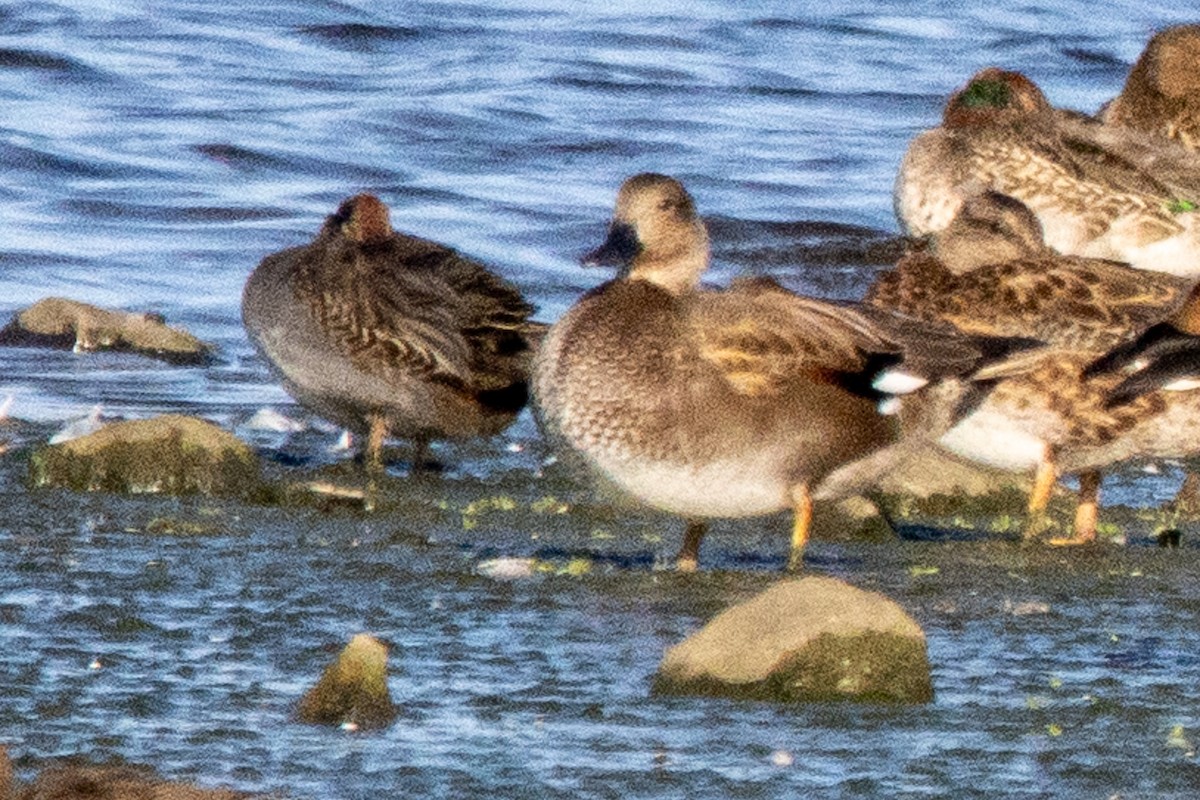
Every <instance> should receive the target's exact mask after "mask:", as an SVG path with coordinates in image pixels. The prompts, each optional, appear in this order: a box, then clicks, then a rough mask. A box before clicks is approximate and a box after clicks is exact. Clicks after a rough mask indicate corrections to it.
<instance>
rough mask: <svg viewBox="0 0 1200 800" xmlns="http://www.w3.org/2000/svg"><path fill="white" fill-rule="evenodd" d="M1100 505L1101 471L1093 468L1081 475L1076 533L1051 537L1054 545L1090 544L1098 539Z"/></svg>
mask: <svg viewBox="0 0 1200 800" xmlns="http://www.w3.org/2000/svg"><path fill="white" fill-rule="evenodd" d="M1099 505H1100V473H1099V472H1097V471H1095V470H1092V471H1090V472H1085V473H1083V474H1082V475H1080V476H1079V501H1078V504H1077V505H1076V506H1075V535H1074V536H1071V537H1068V538H1059V539H1051V540H1050V544H1053V545H1072V544H1089V543H1091V542H1094V541H1095V540H1096V520H1097V518H1098V515H1099Z"/></svg>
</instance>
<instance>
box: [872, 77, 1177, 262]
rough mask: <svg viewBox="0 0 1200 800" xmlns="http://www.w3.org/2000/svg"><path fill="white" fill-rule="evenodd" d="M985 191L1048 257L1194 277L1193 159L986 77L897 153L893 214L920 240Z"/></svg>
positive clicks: (1016, 83)
mask: <svg viewBox="0 0 1200 800" xmlns="http://www.w3.org/2000/svg"><path fill="white" fill-rule="evenodd" d="M986 191H995V192H999V193H1001V194H1006V195H1009V196H1011V197H1014V198H1016V199H1017V200H1020V201H1021V202H1022V203H1024V204H1025V205H1026V206H1028V207H1029V208H1030V210H1032V211H1033V212H1034V213H1035V214H1036V215H1037V217H1038V220H1039V221H1040V223H1041V225H1042V229H1043V234H1044V236H1045V241H1046V244H1048V245H1049V246H1050V247H1052V248H1053V249H1055V250H1057V251H1058V252H1060V253H1068V254H1072V255H1082V256H1088V257H1093V258H1110V259H1115V260H1118V261H1125V262H1128V263H1129V264H1130V265H1132V266H1133V267H1135V268H1138V269H1145V270H1153V271H1159V272H1168V273H1171V274H1175V275H1180V276H1186V277H1191V278H1195V277H1198V276H1200V205H1198V204H1200V157H1197V156H1196V155H1194V154H1192V153H1190V152H1188V151H1187V150H1184V149H1183V148H1180V147H1178V146H1176V145H1174V144H1171V143H1169V142H1164V141H1162V140H1160V139H1156V138H1154V137H1150V136H1147V135H1144V134H1141V133H1139V132H1137V131H1131V130H1127V129H1123V128H1117V127H1114V126H1111V125H1104V124H1101V123H1100V122H1098V121H1095V120H1089V119H1087V118H1086V117H1084V116H1082V115H1079V114H1072V113H1069V112H1065V111H1060V110H1058V109H1055V108H1054V107H1052V106H1051V105H1050V103H1049V101H1047V99H1046V97H1045V95H1044V94H1043V93H1042V92H1041V90H1040V89H1039V88H1038V87H1037V86H1036V85H1035V84H1034V83H1033V82H1032V81H1030V80H1029V79H1028V78H1027V77H1025V76H1024V75H1022V74H1021V73H1019V72H1009V71H1004V70H1000V69H996V68H989V69H985V70H983V71H981V72H979V73H978V74H977V75H975V76H974V77H973V78H972V79H971V80H970V81H969V82H968V83H967V85H966V86H964V87H963V88H962V89H960V90H959V91H957V92H955V93H954V95H953V96H952V97H951V98H950V100H949V101H948V102H947V104H946V108H945V111H944V113H943V116H942V124H941V125H940V126H939V127H937V128H934V129H932V130H929V131H925V132H924V133H921V134H919V135H918V136H917V137H916V138H914V139H913V141H912V143H911V144H910V145H909V148H908V151H907V152H906V153H905V155H904V158H903V161H902V162H901V165H900V171H899V174H898V176H897V179H896V185H895V194H894V200H895V206H896V214H897V217H898V218H899V220H900V222H901V224H902V225H903V227H904V228H905V230H906V231H907V232H908V233H910V234H912V235H916V236H923V235H926V234H930V233H934V232H936V231H939V230H942V229H944V228H945V227H946V226H947V225H949V224H950V221H951V220H952V219H954V217H955V216H956V215H957V214H958V211H959V209H960V208H961V207H962V204H963V202H964V201H965V200H966V199H967V198H968V197H971V196H973V195H976V194H980V193H982V192H986Z"/></svg>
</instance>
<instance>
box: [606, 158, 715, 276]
mask: <svg viewBox="0 0 1200 800" xmlns="http://www.w3.org/2000/svg"><path fill="white" fill-rule="evenodd" d="M708 255H709V251H708V233H707V231H706V230H705V227H704V221H703V220H701V219H700V217H699V215H697V214H696V205H695V203H693V202H692V198H691V195H689V194H688V193H687V190H686V189H684V188H683V184H681V183H680V182H679V181H677V180H675V179H674V178H670V177H668V176H666V175H658V174H655V173H649V172H647V173H642V174H640V175H635V176H633V177H632V178H629V179H628V180H627V181H625V183H623V184H622V185H621V189H620V191H619V192H618V193H617V204H616V209H615V211H614V212H613V218H612V222H611V223H610V224H609V227H608V238H607V239H606V240H605V242H604V244H602V245H600V247H599V248H597V249H596V250H594V251H592V252H591V253H589V254H588V255H587V256H585V257H584V260H583V263H584V264H585V265H588V266H615V267H618V268H619V270H620V271H619V273H618V274H619V275H620V276H621V277H623V278H629V279H631V280H645V281H650V282H651V283H654V284H656V285H658V286H661V287H662V288H664V289H666V290H667V291H668V292H671V293H672V294H680V293H682V292H686V291H689V290H691V289H694V288H696V286H698V285H699V283H700V276H701V275H702V274H703V272H704V270H705V269H707V268H708Z"/></svg>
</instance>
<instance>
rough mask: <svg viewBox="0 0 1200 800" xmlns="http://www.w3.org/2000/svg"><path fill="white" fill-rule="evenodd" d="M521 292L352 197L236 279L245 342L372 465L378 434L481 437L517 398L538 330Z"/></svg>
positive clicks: (367, 198) (501, 424)
mask: <svg viewBox="0 0 1200 800" xmlns="http://www.w3.org/2000/svg"><path fill="white" fill-rule="evenodd" d="M532 312H533V307H532V306H530V305H529V303H527V302H525V300H524V299H522V297H521V294H520V292H519V291H518V290H517V289H516V288H515V287H514V286H513V285H512V284H510V283H509V282H507V281H505V280H504V279H502V278H500V277H498V276H497V275H495V274H494V273H492V272H491V271H489V270H488V269H487V268H486V267H484V266H483V265H481V264H479V263H478V262H475V261H472V260H470V259H468V258H465V257H463V256H461V255H459V254H458V253H457V252H455V251H454V250H452V249H450V248H448V247H444V246H443V245H440V244H437V243H435V242H431V241H428V240H426V239H421V238H417V237H415V236H409V235H406V234H403V233H398V232H396V231H394V230H392V226H391V223H390V220H389V214H388V209H387V206H385V205H384V204H383V203H382V202H381V201H380V200H379V199H378V198H377V197H375V196H373V195H370V194H360V195H357V196H355V197H351V198H350V199H348V200H346V201H345V202H343V203H342V204H341V206H340V207H339V208H338V210H337V211H336V212H335V213H334V214H333V215H332V216H330V217H329V218H328V219H327V220H326V221H325V224H324V226H323V227H322V228H321V230H320V232H319V233H318V234H317V237H316V239H314V240H313V241H312V242H311V243H309V244H306V245H303V246H300V247H293V248H289V249H287V250H283V251H281V252H279V253H274V254H272V255H269V256H267V257H266V258H264V259H263V261H262V263H261V264H259V266H258V268H257V269H255V270H254V272H253V273H251V275H250V277H249V279H248V280H247V281H246V287H245V291H244V294H243V296H242V319H243V321H244V323H245V326H246V330H247V332H248V333H249V335H250V339H251V341H253V343H254V345H255V346H256V347H257V348H258V351H259V352H260V353H261V354H262V355H263V357H264V358H265V359H266V360H267V361H268V362H269V363H270V364H271V366H272V367H273V369H274V370H275V371H276V373H278V375H279V377H280V378H281V380H282V382H283V385H284V388H286V389H287V391H288V392H289V393H290V394H291V395H292V396H293V397H295V398H296V400H298V401H299V402H300V403H301V404H302V405H304V406H306V407H308V408H310V409H311V410H313V411H314V412H316V413H317V414H320V415H321V416H324V417H326V418H328V419H330V420H332V421H334V422H336V423H338V424H339V425H342V426H343V427H345V428H347V429H349V430H352V431H355V432H358V433H360V434H362V433H365V434H366V435H367V441H366V447H365V456H366V460H367V464H368V465H369V467H371V468H373V469H379V468H380V459H381V452H380V451H381V448H382V444H383V440H384V438H385V437H386V436H394V437H397V438H405V439H411V440H413V441H414V442H415V444H416V457H415V459H414V465H416V466H415V468H416V469H419V468H420V464H421V462H422V459H423V457H424V449H425V446H426V445H427V443H428V442H429V441H430V440H433V439H443V438H462V437H472V436H490V435H493V434H496V433H498V432H500V431H501V430H503V429H504V428H505V427H507V426H508V425H509V424H510V423H511V422H512V421H513V419H514V418H515V417H516V415H517V413H518V412H519V411H520V410H521V408H522V407H523V406H524V405H525V403H526V400H527V398H528V385H527V383H528V372H529V368H530V366H531V360H532V351H533V348H534V346H535V342H536V339H537V338H538V337H539V336H540V334H541V332H542V329H543V327H544V326H542V325H541V324H540V323H535V322H531V321H530V320H529V316H530V314H531V313H532Z"/></svg>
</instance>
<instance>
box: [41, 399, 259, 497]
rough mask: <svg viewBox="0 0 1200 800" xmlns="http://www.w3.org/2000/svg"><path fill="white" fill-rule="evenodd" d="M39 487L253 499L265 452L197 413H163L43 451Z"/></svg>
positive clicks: (103, 429)
mask: <svg viewBox="0 0 1200 800" xmlns="http://www.w3.org/2000/svg"><path fill="white" fill-rule="evenodd" d="M29 480H30V483H31V484H32V485H33V486H35V487H41V486H62V487H66V488H68V489H73V490H75V491H105V492H117V493H125V494H146V493H157V494H176V495H179V494H207V495H223V496H236V497H246V498H249V497H252V496H255V495H257V494H258V493H259V492H260V491H261V478H260V468H259V463H258V457H257V456H256V455H255V454H254V451H253V450H251V449H250V446H249V445H247V444H246V443H245V442H243V441H242V440H240V439H238V438H237V437H236V436H234V435H233V434H232V433H229V432H228V431H225V430H222V429H221V428H219V427H217V426H216V425H214V424H213V423H211V422H208V421H206V420H202V419H199V418H197V417H188V416H183V415H179V414H164V415H162V416H158V417H152V418H151V419H145V420H131V421H128V422H116V423H113V424H111V425H106V426H105V427H103V428H101V429H100V430H98V431H96V432H95V433H92V434H89V435H87V436H83V437H80V438H78V439H72V440H70V441H67V442H63V443H61V444H53V445H48V446H46V447H43V448H40V449H38V450H36V451H35V452H34V453H33V454H32V455H31V457H30V460H29Z"/></svg>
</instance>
